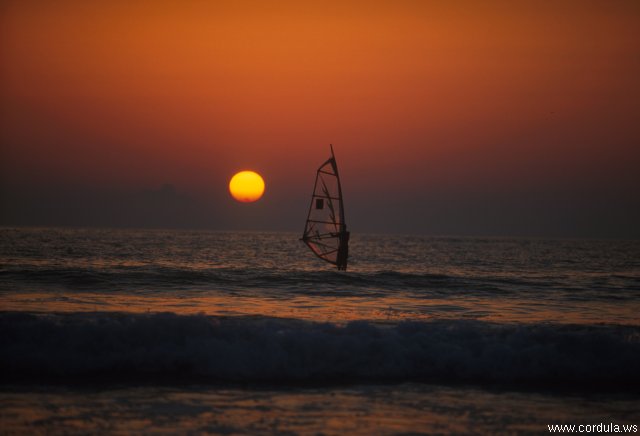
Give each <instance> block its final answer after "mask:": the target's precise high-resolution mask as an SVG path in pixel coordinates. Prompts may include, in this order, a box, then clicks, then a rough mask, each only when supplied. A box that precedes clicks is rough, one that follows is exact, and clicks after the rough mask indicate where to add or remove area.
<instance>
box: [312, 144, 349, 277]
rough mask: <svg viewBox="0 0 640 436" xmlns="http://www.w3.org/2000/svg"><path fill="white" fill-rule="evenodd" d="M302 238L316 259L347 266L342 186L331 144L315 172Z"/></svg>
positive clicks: (346, 235) (346, 233) (347, 255)
mask: <svg viewBox="0 0 640 436" xmlns="http://www.w3.org/2000/svg"><path fill="white" fill-rule="evenodd" d="M302 241H303V242H304V243H305V244H307V246H308V247H309V248H310V249H311V251H313V252H314V253H315V255H316V256H318V257H319V258H320V259H322V260H325V261H327V262H329V263H331V264H333V265H335V266H337V267H338V269H339V270H346V269H347V260H348V257H349V232H348V231H347V224H346V222H345V220H344V202H343V200H342V187H341V185H340V176H339V175H338V165H337V164H336V158H335V156H334V154H333V146H331V157H330V158H329V159H327V161H326V162H325V163H323V164H322V165H320V168H318V171H317V172H316V182H315V185H314V187H313V194H312V196H311V205H310V206H309V213H308V214H307V222H306V224H305V226H304V233H303V235H302Z"/></svg>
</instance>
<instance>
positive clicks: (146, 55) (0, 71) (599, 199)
mask: <svg viewBox="0 0 640 436" xmlns="http://www.w3.org/2000/svg"><path fill="white" fill-rule="evenodd" d="M275 3H276V4H274V3H272V2H249V1H229V2H225V1H220V2H217V1H216V2H201V1H175V2H172V1H166V2H165V1H162V2H155V1H135V2H124V1H107V0H105V1H100V0H97V1H91V2H85V1H65V0H62V1H55V2H42V1H36V0H20V1H11V0H10V1H5V2H3V3H2V5H0V47H1V49H0V111H1V116H0V147H1V148H0V225H79V226H105V227H109V226H117V227H178V228H211V229H220V230H236V229H252V230H293V231H301V230H302V227H303V224H304V222H303V221H304V218H305V216H306V211H307V208H308V206H309V200H310V194H311V189H312V184H313V180H314V177H315V170H316V168H317V167H318V166H319V165H320V164H321V163H322V162H323V161H324V160H325V159H326V158H327V157H328V156H329V143H333V144H334V148H335V151H336V156H337V159H338V165H339V169H340V171H341V175H342V179H343V189H344V194H345V199H346V205H345V208H346V214H347V222H348V224H349V227H350V228H351V230H352V231H354V232H356V233H357V232H390V233H421V234H462V235H505V236H506V235H533V236H559V237H583V236H584V237H633V238H638V237H640V226H639V225H638V223H639V222H640V194H639V192H640V170H639V168H640V80H638V77H640V2H638V1H635V0H629V1H623V0H621V1H608V2H603V1H588V0H585V1H561V2H539V1H519V2H504V1H497V0H496V1H490V0H489V1H477V2H475V1H474V2H471V1H469V2H467V1H424V2H419V1H408V0H407V1H402V0H399V1H386V2H383V1H370V2H350V1H340V2H338V1H336V2H333V1H323V2H294V1H291V2H275ZM243 169H251V170H254V171H257V172H259V173H260V174H262V175H263V176H264V178H265V182H266V191H265V195H264V197H263V198H262V199H260V200H259V201H258V202H256V203H251V204H240V203H237V202H236V201H234V200H233V199H232V198H231V197H230V196H229V194H228V192H227V184H228V181H229V178H230V177H231V176H232V175H233V174H234V173H236V172H237V171H240V170H243Z"/></svg>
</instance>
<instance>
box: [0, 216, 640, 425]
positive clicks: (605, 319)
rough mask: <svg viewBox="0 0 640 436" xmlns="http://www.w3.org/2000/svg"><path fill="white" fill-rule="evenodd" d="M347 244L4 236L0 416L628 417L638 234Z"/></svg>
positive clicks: (131, 420)
mask: <svg viewBox="0 0 640 436" xmlns="http://www.w3.org/2000/svg"><path fill="white" fill-rule="evenodd" d="M350 253H351V255H352V257H351V263H350V267H349V271H348V272H338V271H335V270H333V269H331V267H330V266H329V265H327V264H324V263H322V262H321V261H320V260H318V259H316V258H314V257H313V255H312V254H311V253H310V252H308V251H307V250H306V248H305V247H304V246H303V244H302V243H300V242H299V241H298V235H297V234H293V233H222V232H192V231H172V230H155V231H153V230H98V229H11V228H4V229H0V311H1V312H0V351H1V357H0V370H1V371H0V372H1V375H0V379H1V381H2V386H3V388H2V390H1V391H0V397H2V404H3V406H2V412H1V416H0V418H1V420H2V422H3V425H4V427H5V428H7V429H10V430H11V431H16V432H21V431H27V430H29V431H32V430H37V431H40V432H44V433H47V432H57V433H65V432H89V433H91V432H96V431H98V432H136V431H145V432H148V431H151V430H153V429H156V430H158V429H160V430H162V431H166V432H168V433H185V432H187V433H188V432H190V431H192V432H206V431H209V432H213V433H227V434H230V433H247V432H249V433H255V432H258V433H272V432H291V433H301V434H315V433H319V432H324V433H334V434H340V433H345V432H351V433H353V432H355V433H360V434H370V433H372V432H374V433H375V432H378V433H402V432H425V433H432V432H436V433H437V432H442V433H452V432H453V433H496V432H506V433H513V432H524V433H527V432H533V433H542V432H547V428H546V424H554V423H569V424H571V423H575V424H585V423H592V422H591V421H593V420H595V421H598V422H595V423H596V424H597V423H600V422H601V421H602V422H603V423H609V422H610V421H611V420H613V421H615V422H619V423H623V424H625V423H626V424H629V423H631V424H633V423H636V424H640V419H638V417H639V415H638V412H637V411H638V410H639V408H638V404H639V401H640V396H639V395H638V394H637V392H640V371H638V368H640V316H638V314H639V313H640V242H639V241H601V240H539V239H505V238H499V239H489V238H426V237H415V236H398V235H384V236H383V235H357V234H355V235H354V236H353V238H352V244H351V250H350ZM87 389H88V391H87ZM169 417H172V418H169ZM587 420H590V421H589V422H586V421H587ZM163 429H164V430H163Z"/></svg>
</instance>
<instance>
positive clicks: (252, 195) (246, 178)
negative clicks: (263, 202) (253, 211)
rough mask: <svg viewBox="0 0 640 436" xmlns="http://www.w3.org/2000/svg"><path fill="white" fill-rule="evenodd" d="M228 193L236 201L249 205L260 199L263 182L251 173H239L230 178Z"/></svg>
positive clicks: (255, 174)
mask: <svg viewBox="0 0 640 436" xmlns="http://www.w3.org/2000/svg"><path fill="white" fill-rule="evenodd" d="M229 192H230V193H231V195H232V196H233V198H235V199H236V200H238V201H241V202H243V203H249V202H252V201H256V200H258V199H260V197H262V194H263V193H264V180H263V179H262V177H261V176H260V174H258V173H256V172H253V171H240V172H239V173H237V174H236V175H234V176H233V177H232V178H231V181H230V182H229Z"/></svg>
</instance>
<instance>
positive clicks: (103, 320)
mask: <svg viewBox="0 0 640 436" xmlns="http://www.w3.org/2000/svg"><path fill="white" fill-rule="evenodd" d="M0 351H1V353H0V355H1V357H0V373H1V374H2V376H0V377H1V379H2V380H3V381H4V382H5V383H6V382H11V381H25V382H28V381H38V380H49V381H56V380H64V381H73V380H87V379H91V380H94V381H96V382H98V381H100V380H110V381H113V380H116V381H117V380H122V381H124V380H127V381H128V380H132V381H138V380H157V381H166V382H172V381H175V380H177V379H205V380H208V381H212V382H267V383H273V382H292V383H298V382H302V383H316V382H328V381H331V382H354V381H365V380H366V381H430V382H438V383H450V382H453V383H457V382H462V383H498V384H506V385H516V386H518V385H537V384H541V385H544V386H546V387H553V386H572V387H576V388H580V389H595V388H615V389H637V388H638V387H640V374H639V373H638V371H637V368H638V367H640V329H639V328H637V327H632V326H576V325H548V324H525V325H503V324H492V323H485V322H479V321H464V320H454V321H435V322H404V323H399V324H396V325H377V324H373V323H369V322H364V321H358V322H352V323H349V324H346V325H344V326H340V325H335V324H331V323H309V322H304V321H298V320H287V319H273V318H225V317H210V316H205V315H188V316H186V315H176V314H171V313H161V314H142V315H141V314H115V313H84V314H77V313H76V314H57V315H50V314H49V315H36V314H27V313H1V314H0Z"/></svg>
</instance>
